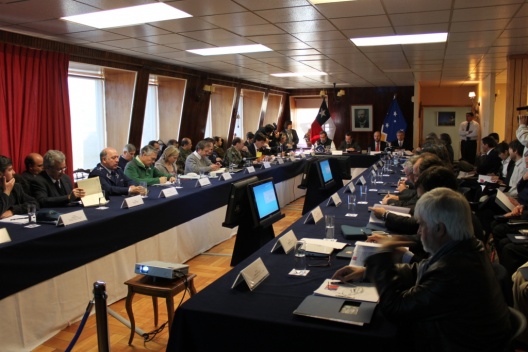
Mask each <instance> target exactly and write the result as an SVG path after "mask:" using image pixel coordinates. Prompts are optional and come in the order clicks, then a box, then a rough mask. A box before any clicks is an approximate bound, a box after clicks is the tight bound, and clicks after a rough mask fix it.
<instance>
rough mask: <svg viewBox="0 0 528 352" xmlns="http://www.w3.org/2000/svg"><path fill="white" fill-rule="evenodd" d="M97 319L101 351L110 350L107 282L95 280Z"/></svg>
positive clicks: (94, 292)
mask: <svg viewBox="0 0 528 352" xmlns="http://www.w3.org/2000/svg"><path fill="white" fill-rule="evenodd" d="M93 294H94V301H95V321H96V324H97V346H98V347H99V352H110V336H109V334H108V315H107V311H106V298H107V296H106V283H105V282H103V281H96V282H94V289H93Z"/></svg>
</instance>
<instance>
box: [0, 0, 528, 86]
mask: <svg viewBox="0 0 528 352" xmlns="http://www.w3.org/2000/svg"><path fill="white" fill-rule="evenodd" d="M153 2H157V1H155V0H0V29H2V30H6V31H11V32H17V33H23V34H27V35H31V36H36V37H42V38H46V39H51V40H55V41H60V42H65V43H70V44H76V45H80V46H86V47H91V48H96V49H101V50H106V51H111V52H116V53H121V54H124V55H129V56H135V57H140V58H145V59H149V60H155V61H160V62H164V63H169V64H174V65H178V66H185V67H189V68H193V69H197V70H200V71H205V72H212V73H216V74H222V75H225V76H231V77H237V78H240V79H244V80H248V81H253V82H258V83H262V84H268V85H273V86H278V87H282V88H313V87H315V88H323V87H329V86H332V84H333V83H334V82H335V83H337V85H338V86H343V87H370V86H409V85H414V83H415V82H420V84H422V85H429V86H447V85H464V84H472V85H473V84H475V82H477V81H480V80H482V79H484V78H486V77H487V76H488V75H495V76H496V82H497V83H505V82H506V67H507V56H508V55H513V54H526V53H527V52H528V45H527V44H528V4H527V2H526V1H523V0H357V1H350V2H339V3H332V4H324V5H312V4H311V3H310V2H309V1H307V0H181V1H165V3H166V4H168V5H171V6H173V7H175V8H178V9H180V10H183V11H185V12H187V13H189V14H191V15H192V16H193V17H191V18H185V19H180V20H171V21H162V22H152V23H148V24H143V25H137V26H131V27H122V28H111V29H106V30H98V29H94V28H91V27H86V26H83V25H78V24H73V23H68V22H64V21H62V20H60V19H59V18H60V17H63V16H69V15H78V14H83V13H88V12H95V11H99V10H108V9H114V8H119V7H124V6H132V5H142V4H148V3H153ZM442 31H447V32H448V33H449V35H448V41H447V43H442V44H421V45H406V46H400V45H397V46H382V47H356V46H355V45H354V44H352V42H350V40H349V38H351V37H367V36H377V35H392V34H416V33H430V32H442ZM255 43H259V44H264V45H266V46H268V47H270V48H271V49H273V51H271V52H264V53H255V54H244V55H222V56H209V57H203V56H199V55H195V54H191V53H188V52H186V51H185V50H187V49H201V48H209V47H215V46H232V45H241V44H255ZM318 71H324V72H326V73H328V75H327V76H310V77H297V78H277V77H273V76H270V74H271V73H279V72H318Z"/></svg>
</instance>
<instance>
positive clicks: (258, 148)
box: [247, 132, 267, 158]
mask: <svg viewBox="0 0 528 352" xmlns="http://www.w3.org/2000/svg"><path fill="white" fill-rule="evenodd" d="M266 141H267V138H266V136H265V135H263V134H262V133H260V132H257V133H256V134H255V138H253V143H251V144H250V145H249V146H248V147H247V148H248V152H249V154H250V155H251V157H252V158H256V157H257V152H262V153H263V154H264V151H263V148H264V146H265V145H266Z"/></svg>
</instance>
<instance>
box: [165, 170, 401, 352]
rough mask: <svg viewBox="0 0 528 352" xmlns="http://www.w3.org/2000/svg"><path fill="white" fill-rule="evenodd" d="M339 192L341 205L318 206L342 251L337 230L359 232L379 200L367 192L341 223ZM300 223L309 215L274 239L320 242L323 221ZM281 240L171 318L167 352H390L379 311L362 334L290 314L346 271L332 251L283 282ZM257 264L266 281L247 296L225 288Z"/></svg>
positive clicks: (392, 331) (388, 327) (285, 267)
mask: <svg viewBox="0 0 528 352" xmlns="http://www.w3.org/2000/svg"><path fill="white" fill-rule="evenodd" d="M400 170H401V167H397V171H396V172H394V174H390V173H387V174H386V176H384V177H383V182H384V184H376V188H372V190H374V189H380V188H390V184H391V183H393V182H395V181H396V180H397V179H398V178H399V177H400V176H401V174H400ZM370 172H371V168H369V169H367V170H365V171H364V172H363V174H362V175H363V176H365V179H366V180H367V181H370V177H368V176H369V175H370ZM358 177H359V176H358ZM357 180H358V178H356V179H354V180H353V181H352V182H356V181H357ZM370 186H371V185H370V183H369V185H368V187H369V188H371V187H370ZM358 188H359V187H358V186H356V191H355V194H356V196H357V198H358V200H359V199H360V194H359V191H358ZM345 189H346V187H344V188H342V189H341V190H339V191H338V194H339V196H340V197H341V199H342V201H343V202H342V204H341V205H339V206H337V207H336V206H326V204H327V202H326V201H325V202H323V203H321V204H320V205H319V206H320V208H321V210H322V212H323V214H325V215H326V214H332V215H335V237H336V239H337V240H338V241H341V242H346V243H349V242H350V241H349V240H347V239H345V238H344V237H343V235H342V234H341V231H340V227H341V225H352V226H366V225H367V224H368V222H369V216H370V213H369V212H368V209H367V208H368V206H371V205H373V204H375V203H377V202H379V201H380V200H381V199H382V197H383V196H382V195H379V194H378V192H377V191H372V190H371V191H369V192H367V202H368V204H357V205H356V209H355V212H354V213H355V214H357V216H356V217H351V216H347V214H351V213H352V210H351V209H348V204H347V195H348V194H349V193H343V192H344V190H345ZM307 216H309V214H305V215H304V216H303V217H302V218H301V219H299V220H298V221H297V222H295V223H294V224H292V225H291V227H289V228H288V229H286V230H284V232H283V233H282V234H280V236H283V235H284V234H285V233H286V232H288V231H289V230H293V231H294V233H295V236H296V237H297V238H298V239H301V238H323V237H324V233H325V224H324V218H323V219H321V220H320V221H319V222H318V223H317V224H305V223H304V222H305V220H306V218H307ZM280 236H277V238H276V239H275V240H273V241H271V242H269V243H268V244H266V245H265V246H263V247H262V248H261V249H260V250H258V251H257V252H255V253H254V254H253V255H251V256H250V257H248V258H247V259H246V260H244V261H243V262H241V263H240V264H239V265H237V266H236V267H234V268H233V269H232V270H231V271H230V272H229V273H227V274H225V275H224V276H223V277H221V278H220V279H218V280H217V281H215V282H214V283H212V284H211V285H209V286H208V287H207V288H206V289H204V290H202V291H201V292H199V293H198V294H197V295H195V296H193V297H192V298H191V299H189V300H188V301H187V302H185V303H184V304H183V305H182V306H181V307H179V308H178V309H177V310H176V314H175V317H174V321H173V326H172V329H171V331H170V337H169V343H168V346H167V351H212V350H219V351H227V350H229V351H268V350H277V349H282V348H294V349H295V350H296V351H303V350H305V351H315V350H333V349H340V350H342V349H346V350H352V351H363V350H367V349H368V350H371V351H391V350H393V348H394V340H395V338H396V334H397V332H396V327H395V326H394V325H393V324H391V323H390V322H388V321H387V320H386V319H384V317H383V316H382V314H381V313H380V312H379V311H378V310H376V311H375V313H374V316H373V318H372V320H371V323H370V324H366V325H364V326H354V325H349V324H344V323H339V322H332V321H327V320H320V319H315V318H308V317H301V316H297V315H294V314H293V311H294V310H295V309H296V308H297V307H298V306H299V305H300V304H301V302H302V301H303V300H304V298H305V297H307V296H309V295H311V294H312V293H313V292H314V290H315V289H317V288H318V287H319V286H320V285H321V284H322V283H323V281H324V280H325V279H327V278H331V277H332V275H333V273H334V272H335V271H336V270H337V269H339V268H341V267H343V266H345V265H348V264H349V261H350V260H349V259H339V258H336V255H335V253H336V252H338V251H336V250H335V251H334V253H333V254H332V256H331V262H330V265H329V266H323V267H315V266H314V267H308V268H307V269H309V270H310V272H309V273H308V274H307V275H306V276H305V277H299V276H290V275H288V273H289V272H290V271H291V270H292V268H293V266H294V253H293V251H291V252H290V253H288V254H285V253H284V251H282V250H281V249H279V250H277V251H274V252H273V253H272V252H271V249H272V247H273V246H274V245H275V243H276V241H278V238H279V237H280ZM257 258H261V259H262V261H263V263H264V265H265V266H266V268H267V270H268V271H269V277H267V278H266V279H265V280H264V281H263V282H261V283H260V284H259V286H257V287H256V288H255V289H254V290H253V291H250V290H249V288H247V286H246V285H245V284H244V283H243V284H240V285H238V286H236V287H235V288H231V286H232V284H233V283H234V281H235V278H236V277H237V275H238V274H239V273H240V271H241V270H242V269H243V268H245V267H247V266H248V265H249V264H250V263H252V262H253V261H255V260H256V259H257ZM319 263H320V262H319ZM308 264H310V260H308Z"/></svg>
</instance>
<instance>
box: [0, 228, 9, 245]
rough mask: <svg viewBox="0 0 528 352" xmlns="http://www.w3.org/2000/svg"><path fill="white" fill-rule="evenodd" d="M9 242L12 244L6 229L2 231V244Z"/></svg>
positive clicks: (0, 240)
mask: <svg viewBox="0 0 528 352" xmlns="http://www.w3.org/2000/svg"><path fill="white" fill-rule="evenodd" d="M7 242H11V237H10V236H9V233H8V232H7V229H6V228H5V227H4V228H2V229H0V244H1V243H7Z"/></svg>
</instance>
